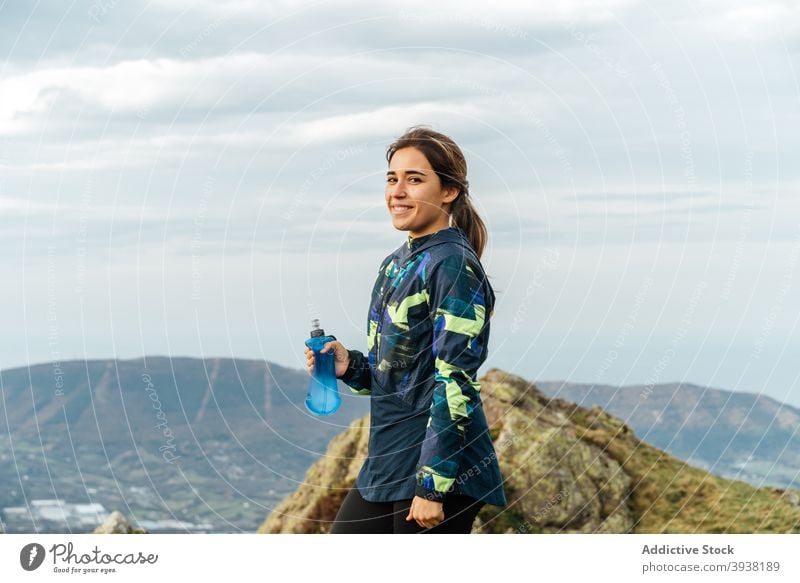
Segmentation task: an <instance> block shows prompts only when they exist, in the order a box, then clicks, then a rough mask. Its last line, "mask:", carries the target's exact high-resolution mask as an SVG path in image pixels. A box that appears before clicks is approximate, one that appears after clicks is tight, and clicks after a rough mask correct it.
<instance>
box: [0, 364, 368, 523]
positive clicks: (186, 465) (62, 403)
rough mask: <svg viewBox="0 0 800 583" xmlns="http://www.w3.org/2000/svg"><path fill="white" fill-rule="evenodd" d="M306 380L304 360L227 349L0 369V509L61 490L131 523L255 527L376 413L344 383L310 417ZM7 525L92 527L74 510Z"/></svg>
mask: <svg viewBox="0 0 800 583" xmlns="http://www.w3.org/2000/svg"><path fill="white" fill-rule="evenodd" d="M308 379H309V376H308V374H307V372H306V371H305V370H297V369H289V368H285V367H281V366H278V365H275V364H271V363H268V362H265V361H260V360H244V359H225V358H208V359H196V358H167V357H146V358H138V359H132V360H89V361H70V362H64V363H61V365H60V368H59V369H54V366H53V365H52V364H39V365H34V366H31V367H23V368H16V369H11V370H5V371H2V372H0V388H1V389H2V399H0V513H2V509H3V508H4V507H25V506H28V505H29V503H30V501H31V500H34V499H54V498H58V499H61V500H63V501H64V502H68V503H74V504H77V503H80V504H88V503H101V504H102V505H103V507H104V508H106V509H107V510H108V509H119V510H121V511H123V513H124V514H125V515H126V516H128V517H130V519H131V521H132V522H136V521H143V522H144V521H147V522H148V524H150V521H152V520H160V519H164V520H168V519H172V522H173V523H178V524H180V522H179V521H184V522H190V523H197V524H200V523H209V524H211V525H212V527H211V528H210V530H211V531H213V532H243V531H244V532H252V531H254V530H255V529H256V527H257V525H258V523H259V522H260V520H261V517H262V516H263V513H264V512H266V511H268V510H269V509H270V508H271V507H272V506H273V505H274V504H275V503H277V501H278V500H280V499H281V497H282V496H283V495H285V494H286V493H287V492H290V491H292V490H294V488H295V487H296V486H297V483H298V481H299V480H301V479H302V477H303V473H304V472H305V471H306V469H307V468H308V466H309V465H311V463H312V462H313V461H314V460H315V459H316V458H317V457H318V456H319V455H321V454H322V452H323V451H324V450H325V447H326V446H327V444H328V442H329V441H330V439H331V438H332V437H333V436H334V435H336V434H337V433H339V432H340V431H341V430H342V429H343V428H344V427H346V426H347V425H348V424H349V423H350V421H352V420H353V419H355V418H357V417H360V416H362V415H363V414H364V413H366V412H367V411H368V410H369V400H368V399H366V398H363V397H359V396H356V395H353V394H351V393H350V391H349V390H348V389H347V387H346V386H345V385H341V386H340V393H341V395H342V401H343V402H342V406H341V408H340V409H339V411H337V413H336V414H335V415H333V416H331V417H325V418H317V417H313V416H311V415H310V414H309V413H308V412H307V411H306V409H305V407H304V405H303V401H304V400H305V396H306V387H307V383H308ZM9 436H10V438H9ZM0 518H2V516H0ZM5 522H6V523H7V524H6V528H8V530H9V531H15V530H16V531H20V530H21V531H23V532H34V531H39V532H70V531H74V532H84V531H87V530H86V529H81V528H80V527H77V526H76V525H75V524H70V523H69V521H64V520H61V521H60V522H59V521H53V520H44V519H42V520H36V521H35V522H29V523H27V524H19V525H18V527H17V528H16V529H15V527H14V525H13V524H12V523H11V522H10V521H9V520H6V521H5ZM150 529H151V530H154V528H153V526H152V525H151V526H150ZM89 530H90V529H89ZM165 531H181V528H168V529H165Z"/></svg>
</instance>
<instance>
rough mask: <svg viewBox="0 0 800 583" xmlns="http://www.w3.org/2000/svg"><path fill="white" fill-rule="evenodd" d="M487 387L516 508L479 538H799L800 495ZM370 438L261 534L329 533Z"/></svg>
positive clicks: (522, 388)
mask: <svg viewBox="0 0 800 583" xmlns="http://www.w3.org/2000/svg"><path fill="white" fill-rule="evenodd" d="M480 380H481V395H482V400H483V406H484V411H485V413H486V417H487V420H488V421H489V425H490V431H491V435H492V439H493V440H494V444H495V450H496V453H497V456H498V458H499V460H500V467H501V471H502V473H503V476H504V478H505V491H506V497H507V499H508V501H509V506H508V507H507V508H505V509H500V508H498V507H495V506H485V507H484V508H483V509H482V510H481V512H480V513H479V514H478V517H477V518H476V520H475V524H474V526H473V533H520V534H521V533H595V532H597V533H631V532H637V533H717V532H725V533H756V532H794V533H800V507H798V492H797V491H795V490H780V489H777V488H761V489H758V488H754V487H752V486H749V485H747V484H745V483H744V482H740V481H736V480H728V479H724V478H720V477H718V476H714V475H712V474H710V473H708V472H706V471H704V470H701V469H698V468H694V467H691V466H689V465H687V464H686V463H684V462H682V461H680V460H678V459H676V458H674V457H672V456H670V455H669V454H667V453H665V452H663V451H661V450H659V449H656V448H654V447H653V446H651V445H648V444H647V443H645V442H642V441H640V440H639V439H637V438H636V436H635V435H634V434H633V431H631V429H630V428H629V427H628V426H627V425H625V424H624V423H623V422H622V421H621V420H620V419H618V418H616V417H614V416H612V415H609V414H608V413H606V412H605V411H603V410H602V409H601V408H600V407H597V406H594V407H591V408H589V409H587V408H583V407H579V406H578V405H575V404H574V403H570V402H568V401H564V400H562V399H548V398H547V397H545V396H544V395H543V394H542V393H541V392H540V391H539V390H538V389H537V388H536V386H535V385H534V384H533V383H530V382H528V381H526V380H525V379H523V378H521V377H518V376H516V375H512V374H509V373H506V372H504V371H502V370H499V369H490V370H489V371H488V372H487V373H486V375H485V376H484V377H482V378H481V379H480ZM368 437H369V417H368V416H366V417H363V418H361V419H357V420H355V421H354V422H353V423H351V424H350V426H349V428H348V429H347V430H346V431H344V432H343V433H341V434H339V435H337V436H336V437H335V438H334V439H333V440H331V442H330V446H329V448H328V451H327V452H326V454H325V455H324V456H322V457H321V458H320V459H319V460H317V461H316V462H315V463H314V464H313V465H312V467H311V468H310V469H309V470H308V472H307V474H306V477H305V480H304V483H303V484H302V485H301V486H300V487H299V488H298V489H297V490H296V491H295V492H294V493H292V494H291V495H289V496H288V497H286V498H285V499H284V500H283V501H282V502H281V503H280V504H279V505H278V506H277V507H276V508H275V509H274V510H273V512H272V513H270V515H269V516H268V517H267V519H266V520H265V522H264V523H263V524H262V526H261V527H260V528H259V530H258V532H260V533H326V532H329V531H330V525H331V522H332V521H333V519H334V517H335V516H336V512H337V510H338V508H339V505H340V504H341V501H342V499H343V498H344V496H345V494H346V493H347V489H348V488H351V487H353V486H354V483H355V477H356V475H357V474H358V471H359V469H360V468H361V465H362V463H363V461H364V458H365V457H366V454H367V441H368Z"/></svg>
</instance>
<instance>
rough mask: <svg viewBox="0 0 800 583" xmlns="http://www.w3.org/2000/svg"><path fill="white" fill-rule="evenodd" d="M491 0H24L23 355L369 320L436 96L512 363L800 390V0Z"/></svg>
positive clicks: (290, 358) (281, 353) (350, 332)
mask: <svg viewBox="0 0 800 583" xmlns="http://www.w3.org/2000/svg"><path fill="white" fill-rule="evenodd" d="M487 6H489V5H487V4H486V3H483V2H481V3H478V2H475V3H469V2H468V3H464V2H436V3H432V2H418V1H416V0H414V1H406V2H402V3H376V2H356V1H346V2H316V3H312V2H294V1H263V2H256V1H239V2H225V3H223V2H217V1H212V0H192V1H191V2H189V1H188V0H186V1H183V0H169V1H166V0H154V1H149V2H147V1H144V2H127V1H126V2H121V1H118V0H93V1H74V2H63V1H60V0H48V1H40V2H3V3H2V4H0V55H2V64H0V241H1V242H2V244H1V245H0V256H1V257H2V266H3V270H2V272H3V275H4V285H2V286H1V287H0V310H2V312H0V313H1V314H2V322H3V325H4V326H3V328H4V333H3V335H2V340H0V368H2V369H6V368H11V367H16V366H22V365H26V364H28V363H41V362H48V361H52V360H59V359H61V360H67V359H73V358H109V357H115V356H116V357H120V358H133V357H138V356H141V355H143V354H147V355H149V354H167V355H175V356H178V355H180V356H185V355H191V356H236V357H252V358H264V359H267V360H269V361H273V362H276V363H279V364H282V365H285V366H292V367H297V368H302V367H303V355H302V349H303V341H304V340H305V338H306V337H307V336H308V332H309V320H310V319H311V318H312V317H319V318H320V319H321V321H322V324H323V327H324V328H325V330H326V331H327V332H328V333H333V334H335V335H336V336H337V337H338V338H339V339H341V340H342V341H343V342H344V343H345V344H346V345H348V346H349V347H352V348H359V349H362V350H363V349H364V348H365V345H366V341H365V332H366V312H367V304H368V300H369V292H370V289H371V286H372V283H373V281H374V277H375V274H376V270H377V266H378V264H379V263H380V261H381V259H382V258H383V257H385V256H386V255H387V254H388V253H390V252H391V251H392V250H393V249H394V248H396V247H397V246H398V245H399V244H401V243H402V242H403V240H404V238H405V233H403V232H399V231H396V230H394V229H393V227H392V225H391V222H390V219H389V217H388V215H387V212H386V210H385V208H384V203H383V188H384V182H383V180H384V178H383V174H384V173H385V170H386V160H385V150H386V146H387V145H388V144H389V143H390V142H391V141H392V140H393V139H394V138H396V137H397V136H399V135H400V134H401V133H402V132H403V131H404V130H405V129H406V128H407V127H409V126H411V125H414V124H420V123H424V124H429V125H431V126H432V127H434V128H435V129H437V130H439V131H442V132H444V133H446V134H449V135H451V136H452V137H453V138H454V139H455V140H456V141H457V142H458V143H459V144H460V146H461V147H462V149H463V151H464V152H465V154H466V156H467V158H468V163H469V180H470V185H471V194H472V195H473V197H474V200H475V201H476V203H477V205H478V207H479V209H480V211H481V213H482V216H483V217H484V218H485V220H486V222H487V223H488V226H489V230H490V244H489V247H488V249H487V251H486V253H485V254H484V265H485V267H486V269H487V271H488V273H489V274H490V275H491V276H492V281H493V282H494V286H495V289H496V291H497V297H498V306H497V309H496V312H495V318H494V319H493V322H492V338H491V346H490V350H491V354H490V357H489V360H488V361H487V363H486V365H485V367H487V368H488V367H489V366H498V367H502V368H505V369H507V370H510V371H513V372H515V373H517V374H520V375H523V376H525V377H528V378H530V379H532V380H536V379H540V380H554V379H569V380H573V381H578V382H580V381H584V382H589V381H592V382H601V383H613V384H632V383H657V382H667V381H684V382H692V383H698V384H704V385H709V386H713V387H718V388H724V389H729V390H737V391H752V392H763V393H766V394H769V395H771V396H773V397H775V398H778V399H780V400H782V401H785V402H787V403H791V404H794V405H800V379H798V368H797V365H796V357H797V354H798V352H800V333H798V327H797V325H798V317H800V294H798V288H799V287H800V285H798V278H799V277H800V266H799V265H798V262H800V212H799V211H800V203H798V184H800V165H798V164H797V162H796V161H797V157H798V153H800V143H798V142H799V141H800V107H798V105H800V81H798V70H800V41H798V39H800V11H798V8H797V4H796V3H795V2H793V1H792V0H786V1H782V0H764V1H762V2H758V3H756V2H750V3H746V2H738V1H735V0H726V1H704V2H691V3H690V2H678V3H672V2H671V3H664V2H654V1H652V0H650V1H645V2H638V1H627V0H609V1H605V2H599V1H596V0H591V1H590V0H582V1H579V2H563V1H562V2H552V1H550V0H548V1H547V2H538V1H537V2H526V3H521V2H510V1H495V2H492V3H490V6H491V9H488V8H487ZM792 162H794V163H792ZM484 370H485V369H484Z"/></svg>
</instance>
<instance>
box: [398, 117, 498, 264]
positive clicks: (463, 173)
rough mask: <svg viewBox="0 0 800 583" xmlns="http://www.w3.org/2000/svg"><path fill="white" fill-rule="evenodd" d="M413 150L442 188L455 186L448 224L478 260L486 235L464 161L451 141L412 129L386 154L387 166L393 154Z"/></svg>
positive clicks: (422, 128) (419, 128) (424, 129)
mask: <svg viewBox="0 0 800 583" xmlns="http://www.w3.org/2000/svg"><path fill="white" fill-rule="evenodd" d="M408 147H411V148H416V149H417V150H419V151H420V152H422V153H423V154H424V155H425V157H426V158H427V159H428V162H429V163H430V165H431V168H433V171H434V172H436V175H437V176H439V180H440V181H441V182H442V188H448V187H451V186H457V187H458V190H459V194H458V196H457V197H456V198H455V199H454V200H453V201H452V202H451V203H450V221H451V224H452V225H453V226H455V227H458V228H459V229H461V230H462V231H464V233H465V234H466V235H467V239H468V240H469V242H470V245H472V249H473V250H474V251H475V254H476V255H477V256H478V259H480V257H481V254H482V253H483V248H484V247H485V246H486V241H487V239H488V234H487V231H486V225H485V224H484V222H483V220H482V219H481V217H480V216H479V215H478V211H477V210H476V209H475V207H474V206H472V201H471V200H470V196H469V181H467V161H466V159H465V158H464V154H463V153H462V152H461V148H459V147H458V146H457V145H456V143H455V142H454V141H453V139H452V138H450V137H448V136H446V135H444V134H441V133H439V132H437V131H435V130H433V129H431V128H430V127H429V126H426V125H416V126H412V127H410V128H408V129H407V130H406V132H405V133H404V134H403V135H402V136H400V137H399V138H397V139H396V140H395V141H394V142H392V144H391V145H389V147H388V148H387V150H386V161H387V162H391V161H392V156H394V153H395V152H396V151H397V150H399V149H401V148H408Z"/></svg>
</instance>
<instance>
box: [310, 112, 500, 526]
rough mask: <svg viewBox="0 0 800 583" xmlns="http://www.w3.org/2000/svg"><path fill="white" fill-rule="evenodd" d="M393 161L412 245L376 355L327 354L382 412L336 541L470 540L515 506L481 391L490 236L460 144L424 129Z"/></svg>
mask: <svg viewBox="0 0 800 583" xmlns="http://www.w3.org/2000/svg"><path fill="white" fill-rule="evenodd" d="M386 158H387V161H388V162H389V170H388V172H387V181H386V206H387V210H388V211H389V213H390V215H391V217H392V224H393V225H394V228H395V229H398V230H401V231H408V238H407V240H406V241H405V242H404V243H403V245H401V246H400V247H399V248H398V249H397V250H396V251H394V253H392V254H391V255H389V256H388V257H386V258H385V259H384V260H383V262H382V263H381V266H380V268H379V269H378V278H377V280H376V282H375V286H374V288H373V291H372V301H371V305H370V309H369V316H368V321H367V347H368V355H367V356H365V355H364V354H362V353H361V352H359V351H357V350H348V349H347V348H345V347H344V345H343V344H342V343H341V342H339V341H338V340H337V341H332V342H329V343H328V344H326V345H325V346H324V347H323V348H322V350H321V352H327V351H328V350H329V349H333V350H334V354H335V360H336V376H337V377H338V378H340V379H341V380H342V381H343V382H345V383H347V385H349V386H350V390H351V391H352V392H353V393H356V394H362V395H370V404H371V407H370V435H369V446H368V450H369V452H368V456H367V459H366V461H365V463H364V465H363V467H362V468H361V471H360V472H359V474H358V478H357V479H356V486H355V487H354V488H352V489H351V490H350V491H349V492H348V493H347V495H346V497H345V499H344V501H343V502H342V505H341V507H340V509H339V512H338V514H337V515H336V519H335V521H334V524H333V527H332V529H331V532H332V533H378V532H381V533H401V532H402V533H416V532H429V533H469V532H470V530H471V529H472V522H473V520H474V519H475V516H476V515H477V514H478V511H479V510H480V509H481V507H482V506H483V505H484V504H494V505H498V506H506V498H505V493H504V492H503V484H502V477H501V475H500V468H499V464H498V461H497V456H496V455H495V450H494V446H493V445H492V440H491V438H490V436H489V431H488V425H487V422H486V418H485V416H484V413H483V407H482V403H481V398H480V383H479V382H478V381H477V379H476V375H477V371H478V367H480V365H481V364H482V363H483V361H484V360H485V359H486V354H487V346H488V340H489V316H491V314H492V312H493V309H494V302H495V295H494V291H493V290H492V287H491V285H490V284H489V281H488V279H487V278H486V275H485V274H484V271H483V267H482V266H481V262H480V256H481V253H482V251H483V247H484V245H485V242H486V227H485V226H484V223H483V221H482V220H481V218H480V217H479V216H478V214H477V212H476V211H475V209H474V207H473V206H472V203H471V202H470V199H469V191H468V182H467V177H466V173H467V165H466V161H465V159H464V155H463V154H462V152H461V150H460V149H459V147H458V146H457V145H456V144H455V143H454V142H453V140H452V139H450V138H449V137H447V136H445V135H443V134H441V133H439V132H435V131H433V130H432V129H429V128H427V127H425V126H414V127H412V128H410V129H409V130H408V131H407V132H406V133H405V134H404V135H403V136H401V137H400V138H399V139H398V140H396V141H395V142H394V143H393V144H391V145H390V146H389V148H388V150H387V154H386ZM306 357H307V359H308V370H309V372H313V370H314V353H313V351H311V350H309V349H308V348H306Z"/></svg>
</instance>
